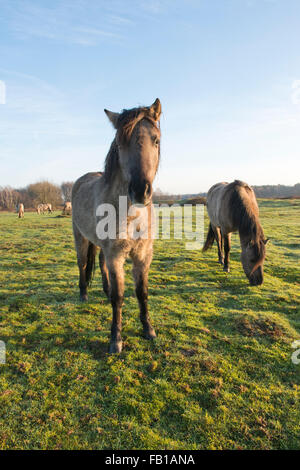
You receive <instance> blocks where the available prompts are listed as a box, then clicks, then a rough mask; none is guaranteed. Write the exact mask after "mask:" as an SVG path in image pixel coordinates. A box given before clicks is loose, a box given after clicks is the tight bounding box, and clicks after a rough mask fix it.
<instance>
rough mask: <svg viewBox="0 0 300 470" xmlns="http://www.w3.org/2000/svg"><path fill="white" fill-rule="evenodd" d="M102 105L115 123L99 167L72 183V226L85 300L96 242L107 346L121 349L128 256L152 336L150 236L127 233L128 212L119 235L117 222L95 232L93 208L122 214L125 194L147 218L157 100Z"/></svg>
mask: <svg viewBox="0 0 300 470" xmlns="http://www.w3.org/2000/svg"><path fill="white" fill-rule="evenodd" d="M104 111H105V113H106V115H107V116H108V118H109V120H110V121H111V123H112V124H113V126H114V128H115V129H116V135H115V138H114V140H113V142H112V144H111V147H110V150H109V152H108V154H107V157H106V160H105V170H104V173H87V174H86V175H84V176H82V177H81V178H79V179H78V180H77V181H76V182H75V184H74V186H73V190H72V208H73V232H74V238H75V245H76V250H77V262H78V267H79V274H80V279H79V288H80V299H81V300H82V301H86V300H87V285H88V284H89V282H90V281H91V278H92V272H93V269H94V263H95V256H96V248H97V247H100V248H101V250H100V255H99V263H100V268H101V273H102V282H103V290H104V292H105V293H106V295H107V296H109V297H110V301H111V305H112V311H113V320H112V327H111V341H110V347H109V352H110V353H119V352H121V350H122V338H121V328H122V305H123V296H124V268H123V266H124V262H125V260H126V258H127V257H128V256H130V257H131V259H132V262H133V277H134V281H135V291H136V296H137V299H138V302H139V307H140V319H141V322H142V325H143V333H144V337H145V338H147V339H153V338H155V337H156V334H155V331H154V329H153V327H152V325H151V323H150V318H149V313H148V271H149V267H150V264H151V260H152V251H153V240H152V237H149V233H148V237H145V238H134V237H131V236H129V234H128V232H129V230H128V224H129V221H130V217H127V216H126V217H125V218H124V220H123V221H125V227H126V230H125V236H124V232H122V230H121V228H120V225H122V224H121V222H120V223H119V226H117V228H116V232H115V237H109V238H105V239H103V238H104V237H98V236H97V233H96V226H97V218H98V219H99V212H98V210H99V207H100V208H101V207H103V206H104V205H105V206H108V205H109V206H110V207H112V208H113V211H114V213H115V215H116V220H117V221H118V220H119V217H122V216H121V213H122V211H121V210H120V207H119V204H120V200H121V198H120V197H121V196H123V198H124V196H125V200H126V204H127V210H128V211H129V210H130V208H135V207H137V206H135V205H136V204H142V205H143V206H142V210H141V211H140V212H141V213H143V215H142V218H143V220H141V222H143V221H144V222H145V219H147V220H149V218H151V205H152V192H153V189H152V183H153V180H154V177H155V175H156V172H157V168H158V164H159V158H160V128H159V120H160V115H161V104H160V101H159V99H156V100H155V102H154V103H153V104H152V105H151V106H150V107H139V108H133V109H130V110H123V111H122V112H121V113H113V112H111V111H107V110H104ZM123 198H122V199H123ZM97 208H98V210H97ZM128 213H129V212H128ZM97 214H98V216H97ZM146 224H147V223H146Z"/></svg>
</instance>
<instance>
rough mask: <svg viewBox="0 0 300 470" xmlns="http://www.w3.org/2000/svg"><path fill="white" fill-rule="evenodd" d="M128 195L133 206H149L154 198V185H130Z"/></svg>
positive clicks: (142, 182)
mask: <svg viewBox="0 0 300 470" xmlns="http://www.w3.org/2000/svg"><path fill="white" fill-rule="evenodd" d="M128 195H129V197H130V200H131V202H132V204H144V205H145V206H147V205H148V204H149V202H150V201H151V197H152V185H151V183H149V182H148V181H145V180H144V181H139V182H138V183H135V184H134V183H133V182H131V183H129V187H128Z"/></svg>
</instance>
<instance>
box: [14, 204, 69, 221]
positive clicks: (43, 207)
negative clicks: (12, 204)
mask: <svg viewBox="0 0 300 470" xmlns="http://www.w3.org/2000/svg"><path fill="white" fill-rule="evenodd" d="M16 211H17V214H18V217H19V219H21V218H23V217H24V212H25V211H24V204H23V203H21V202H20V203H19V204H17V206H16ZM36 212H37V213H38V214H39V215H41V214H44V213H45V212H48V213H50V214H51V213H52V212H53V209H52V204H50V203H48V202H47V203H45V204H43V203H41V204H38V206H37V208H36ZM62 214H63V215H67V214H69V215H70V214H72V203H71V202H70V201H67V202H65V203H64V207H63V210H62Z"/></svg>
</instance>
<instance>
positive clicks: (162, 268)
mask: <svg viewBox="0 0 300 470" xmlns="http://www.w3.org/2000/svg"><path fill="white" fill-rule="evenodd" d="M260 210H261V221H262V224H263V227H264V230H265V234H266V236H268V237H269V238H270V239H271V242H270V244H269V245H268V252H267V260H266V263H265V282H264V284H263V286H261V287H250V286H249V284H248V281H247V279H246V277H245V276H244V273H243V271H242V266H241V264H240V262H239V256H240V250H239V244H238V237H237V236H234V237H233V248H232V255H231V260H232V263H231V268H232V271H231V273H230V274H229V275H228V274H225V273H223V271H222V270H221V268H220V266H219V265H218V264H217V262H216V260H217V254H216V248H215V247H214V248H213V250H211V251H210V252H207V253H205V254H202V253H201V252H200V251H186V250H184V249H183V242H182V241H156V243H155V254H154V260H153V263H152V267H151V271H150V282H149V291H150V292H149V294H150V300H149V304H150V310H151V315H152V319H153V324H154V326H155V328H156V331H157V333H158V338H157V340H156V341H155V343H153V344H151V343H149V342H147V341H146V340H144V339H143V338H141V326H140V323H139V319H138V306H137V301H136V299H135V296H134V290H133V283H132V280H131V276H130V275H129V274H130V263H128V264H127V267H126V270H127V283H126V292H125V305H124V315H123V319H124V320H123V340H124V350H123V352H122V353H121V355H119V356H118V355H117V356H109V355H107V347H108V342H109V330H110V321H111V308H110V305H109V304H108V303H107V300H106V298H105V296H104V294H103V292H102V289H101V288H100V273H99V270H97V273H96V277H95V279H94V282H93V285H92V287H91V289H90V291H89V293H90V297H89V302H88V303H87V304H81V303H80V302H79V301H78V294H79V293H78V287H77V284H78V273H77V265H76V259H75V251H74V249H73V239H72V230H71V220H70V218H68V217H66V218H64V217H59V213H58V212H57V213H54V214H53V215H45V216H38V215H36V214H34V213H25V218H24V219H22V220H19V219H18V218H17V216H16V214H8V213H1V214H0V251H1V264H0V286H1V289H0V340H3V341H5V343H6V348H7V355H6V364H4V365H0V448H1V449H16V448H19V449H300V406H299V405H300V404H299V395H300V365H295V364H293V363H292V361H291V354H292V352H293V349H292V348H291V344H292V342H293V340H295V339H299V338H300V312H299V299H300V287H299V253H300V248H299V242H300V230H299V229H300V201H296V200H281V201H279V200H277V201H276V200H262V201H260Z"/></svg>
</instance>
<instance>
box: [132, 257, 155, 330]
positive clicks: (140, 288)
mask: <svg viewBox="0 0 300 470" xmlns="http://www.w3.org/2000/svg"><path fill="white" fill-rule="evenodd" d="M151 258H152V254H150V253H149V254H148V256H147V259H146V260H141V259H139V258H138V257H132V260H133V277H134V282H135V292H136V296H137V299H138V302H139V307H140V319H141V322H142V325H143V336H144V337H145V338H146V339H154V338H156V333H155V330H154V328H153V327H152V325H151V323H150V317H149V311H148V272H149V267H150V263H151Z"/></svg>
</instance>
